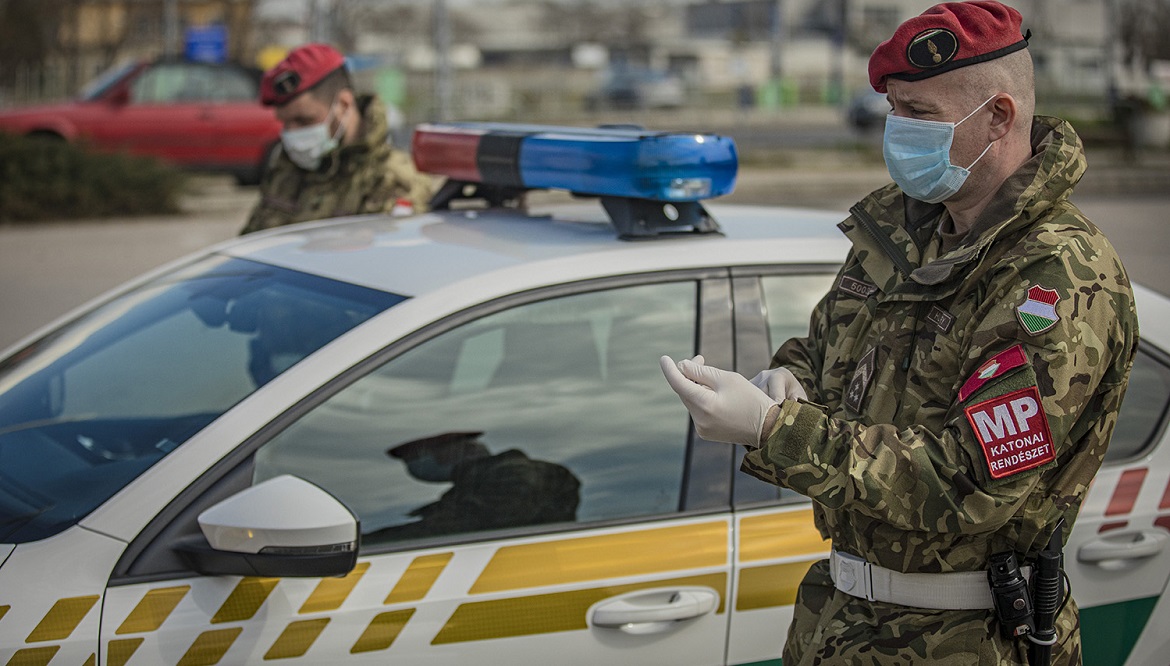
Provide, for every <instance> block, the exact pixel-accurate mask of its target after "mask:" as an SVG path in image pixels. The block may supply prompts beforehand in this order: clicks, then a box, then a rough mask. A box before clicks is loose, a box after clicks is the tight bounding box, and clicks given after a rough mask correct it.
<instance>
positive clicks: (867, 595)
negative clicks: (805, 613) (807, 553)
mask: <svg viewBox="0 0 1170 666" xmlns="http://www.w3.org/2000/svg"><path fill="white" fill-rule="evenodd" d="M1020 572H1021V574H1022V575H1023V576H1024V578H1028V576H1029V575H1031V567H1020ZM829 574H830V575H831V576H832V577H833V585H835V586H836V587H837V589H838V590H841V591H842V592H844V593H846V594H851V595H853V596H855V597H858V598H861V599H868V600H869V601H881V602H885V603H890V604H898V605H899V606H911V607H914V608H929V609H933V610H982V609H986V610H991V609H992V608H994V607H995V604H994V602H993V601H992V599H991V586H990V585H989V584H988V582H987V572H986V571H960V572H956V573H931V574H928V573H902V572H900V571H894V570H893V569H887V568H885V567H879V566H878V565H876V564H870V563H869V562H867V561H865V560H864V559H862V558H860V557H857V556H856V555H850V554H849V553H842V552H840V551H837V550H834V551H833V552H832V553H831V554H830V555H829Z"/></svg>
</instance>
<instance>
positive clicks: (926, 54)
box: [906, 28, 959, 69]
mask: <svg viewBox="0 0 1170 666" xmlns="http://www.w3.org/2000/svg"><path fill="white" fill-rule="evenodd" d="M958 52H959V40H958V38H957V37H955V33H953V32H951V31H950V30H947V29H945V28H932V29H930V30H923V31H922V32H920V33H918V34H917V35H915V36H914V38H913V39H911V40H910V44H909V45H908V46H907V47H906V59H907V60H909V61H910V64H911V65H913V66H915V67H917V68H918V69H931V68H934V67H938V66H940V65H945V64H947V63H948V62H950V61H951V60H952V59H953V58H954V57H955V54H957V53H958Z"/></svg>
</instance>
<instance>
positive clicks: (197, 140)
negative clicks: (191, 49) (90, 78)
mask: <svg viewBox="0 0 1170 666" xmlns="http://www.w3.org/2000/svg"><path fill="white" fill-rule="evenodd" d="M214 83H215V82H214V80H213V75H212V70H211V68H210V67H207V66H204V65H200V64H197V63H183V62H162V63H156V64H154V65H152V66H150V67H148V68H146V69H145V70H144V71H143V72H142V73H140V74H139V75H138V76H137V77H136V78H135V79H134V80H133V81H132V82H131V83H130V95H129V100H128V101H127V103H125V104H124V105H122V106H120V107H118V108H116V109H115V110H114V111H113V112H112V113H111V114H110V115H108V116H106V118H105V122H103V123H102V125H101V126H100V127H94V128H93V129H92V131H91V138H92V140H93V141H94V142H95V143H97V144H98V145H100V146H103V147H105V148H108V149H121V150H127V151H129V152H132V153H135V154H139V155H152V156H155V157H159V158H162V159H165V160H168V161H170V162H174V163H177V164H183V165H191V164H202V163H207V162H209V161H210V158H211V156H212V155H213V154H214V149H213V147H214V137H215V132H216V128H215V126H214V124H213V120H214V118H213V117H212V116H211V114H210V112H209V111H208V109H207V106H208V101H207V100H208V99H209V98H210V97H211V95H212V92H213V90H214Z"/></svg>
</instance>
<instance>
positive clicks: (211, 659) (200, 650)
mask: <svg viewBox="0 0 1170 666" xmlns="http://www.w3.org/2000/svg"><path fill="white" fill-rule="evenodd" d="M243 630H244V628H243V627H232V628H230V629H214V630H212V631H205V632H203V633H202V634H199V637H198V638H196V639H195V642H194V643H192V644H191V647H189V648H187V653H186V654H184V655H183V658H182V659H180V660H179V663H178V666H213V665H214V664H218V663H219V660H220V659H223V656H224V655H225V654H227V651H228V649H229V648H231V646H232V643H235V642H236V638H238V637H239V635H240V632H241V631H243Z"/></svg>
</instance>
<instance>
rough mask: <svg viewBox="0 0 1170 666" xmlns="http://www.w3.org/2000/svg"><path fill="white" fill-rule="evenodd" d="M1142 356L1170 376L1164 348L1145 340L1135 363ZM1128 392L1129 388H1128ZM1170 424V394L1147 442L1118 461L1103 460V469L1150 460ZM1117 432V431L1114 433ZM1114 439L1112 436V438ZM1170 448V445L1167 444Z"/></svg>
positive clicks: (1163, 402)
mask: <svg viewBox="0 0 1170 666" xmlns="http://www.w3.org/2000/svg"><path fill="white" fill-rule="evenodd" d="M1142 354H1145V355H1147V356H1149V357H1150V359H1151V361H1152V362H1153V363H1156V364H1157V365H1158V366H1160V369H1161V371H1162V373H1163V374H1166V375H1170V353H1167V352H1166V351H1164V350H1163V349H1162V348H1160V347H1158V346H1156V345H1153V344H1151V343H1150V342H1148V341H1147V340H1145V339H1141V340H1139V341H1138V353H1137V355H1136V356H1135V363H1136V362H1137V360H1139V359H1141V357H1142ZM1127 390H1128V387H1127ZM1124 407H1125V401H1124V400H1122V408H1123V409H1124ZM1168 424H1170V394H1168V395H1166V396H1163V399H1162V412H1161V414H1159V416H1158V420H1157V422H1156V423H1155V425H1154V427H1153V428H1152V429H1151V430H1150V433H1149V435H1147V436H1146V440H1145V441H1144V442H1142V444H1141V446H1139V447H1138V448H1136V449H1134V452H1133V453H1132V454H1130V455H1128V456H1126V457H1124V458H1117V459H1116V460H1103V461H1102V463H1101V466H1102V467H1103V468H1109V469H1115V468H1120V467H1128V466H1130V465H1133V464H1134V463H1136V462H1139V461H1142V460H1145V459H1146V458H1149V457H1150V455H1151V454H1152V453H1153V452H1154V451H1155V449H1157V447H1158V443H1159V442H1161V441H1162V440H1163V439H1165V436H1166V428H1167V425H1168ZM1114 432H1116V430H1115V431H1114ZM1111 437H1112V436H1111ZM1166 446H1170V444H1166Z"/></svg>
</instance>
